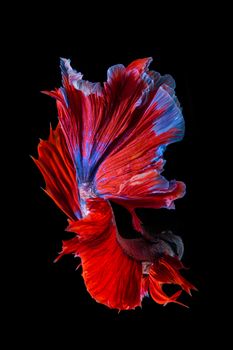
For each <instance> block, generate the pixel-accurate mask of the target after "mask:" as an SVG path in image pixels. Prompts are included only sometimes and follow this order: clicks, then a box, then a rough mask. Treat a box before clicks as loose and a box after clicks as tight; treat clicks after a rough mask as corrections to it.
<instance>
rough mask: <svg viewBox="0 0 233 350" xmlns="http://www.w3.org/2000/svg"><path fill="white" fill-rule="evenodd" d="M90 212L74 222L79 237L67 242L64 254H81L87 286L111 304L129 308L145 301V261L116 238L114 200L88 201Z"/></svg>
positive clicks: (107, 303)
mask: <svg viewBox="0 0 233 350" xmlns="http://www.w3.org/2000/svg"><path fill="white" fill-rule="evenodd" d="M87 209H88V211H89V214H88V215H87V216H86V217H85V218H84V219H81V220H78V221H75V222H70V225H69V227H68V230H69V231H72V232H75V233H77V235H78V236H77V237H75V238H73V239H71V240H68V241H65V242H63V251H62V253H61V254H66V253H67V254H68V253H74V254H77V255H78V256H79V257H80V258H81V262H82V268H83V278H84V281H85V284H86V287H87V290H88V291H89V293H90V294H91V296H92V297H93V298H94V299H95V300H96V301H98V302H100V303H102V304H105V305H107V306H108V307H110V308H116V309H119V310H127V309H132V308H135V307H136V306H140V305H141V295H140V292H141V291H140V288H141V276H142V268H141V263H140V262H138V261H135V260H133V259H131V258H130V257H128V256H127V255H126V254H125V253H124V252H123V251H122V249H121V247H120V246H119V244H118V242H117V240H116V227H115V223H114V221H113V214H112V210H111V207H110V204H109V203H108V202H107V201H104V200H102V199H93V200H88V201H87Z"/></svg>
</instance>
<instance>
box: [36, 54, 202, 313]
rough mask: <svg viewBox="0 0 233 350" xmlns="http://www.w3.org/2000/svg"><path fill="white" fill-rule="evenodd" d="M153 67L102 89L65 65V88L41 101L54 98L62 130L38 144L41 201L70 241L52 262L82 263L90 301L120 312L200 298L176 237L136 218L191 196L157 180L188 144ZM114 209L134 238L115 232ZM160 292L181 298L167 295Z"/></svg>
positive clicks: (137, 64) (169, 86)
mask: <svg viewBox="0 0 233 350" xmlns="http://www.w3.org/2000/svg"><path fill="white" fill-rule="evenodd" d="M151 61H152V59H151V58H144V59H138V60H136V61H134V62H132V63H131V64H129V65H128V66H127V67H125V66H124V65H122V64H118V65H115V66H112V67H110V68H109V69H108V71H107V81H106V82H105V83H104V84H103V85H101V84H100V83H92V82H89V81H86V80H83V75H82V74H81V73H79V72H77V71H76V70H74V69H73V68H72V67H71V64H70V60H68V59H64V58H62V59H61V61H60V67H61V73H62V87H60V88H59V89H55V90H53V91H50V92H45V93H46V94H47V95H49V96H52V97H53V98H55V99H56V104H57V109H58V119H59V120H58V125H57V127H56V128H55V130H53V129H52V128H50V135H49V138H48V140H46V141H43V140H41V141H40V143H39V146H38V159H34V161H35V163H36V164H37V166H38V168H39V170H40V171H41V173H42V174H43V177H44V180H45V183H46V188H45V192H46V193H47V194H48V195H49V196H50V197H51V198H52V200H53V201H54V202H55V203H56V205H57V206H58V207H59V208H60V209H61V210H62V211H63V212H64V213H65V214H66V216H67V217H68V227H67V229H66V230H67V231H69V232H72V233H73V234H74V236H73V238H71V239H68V240H64V241H63V242H62V243H63V246H62V250H61V252H60V254H59V255H58V257H57V259H56V261H57V260H58V258H60V257H62V256H63V255H65V254H73V255H74V256H75V257H79V258H80V261H81V264H80V265H81V266H82V271H83V273H82V276H83V279H84V282H85V286H86V288H87V291H88V292H89V293H90V295H91V296H92V298H94V299H95V300H96V301H97V302H99V303H101V304H104V305H106V306H108V307H109V308H114V309H118V310H129V309H134V308H135V307H137V306H141V303H142V300H143V298H144V297H145V296H151V298H152V299H153V300H154V301H155V302H157V303H159V304H162V305H166V304H167V303H171V302H173V303H178V304H182V303H181V302H179V301H178V298H179V296H180V294H181V292H182V290H184V291H185V292H187V293H189V294H191V290H195V289H196V288H195V287H194V286H193V285H192V284H191V283H189V282H188V281H187V280H186V279H185V278H184V277H183V276H182V275H181V273H180V270H181V269H182V268H184V266H183V264H182V262H181V258H182V255H183V250H184V248H183V242H182V239H181V238H180V237H179V236H177V235H175V234H173V233H172V232H171V231H168V232H162V233H161V232H160V233H158V232H157V233H155V234H152V233H149V232H147V230H146V229H145V228H144V226H143V223H142V222H141V220H140V218H139V217H138V216H137V213H136V211H135V209H137V208H154V209H160V208H167V209H173V208H174V201H175V200H176V199H178V198H181V197H183V196H184V194H185V184H184V183H183V182H180V181H175V180H172V181H168V180H167V179H166V178H165V177H163V176H162V175H161V174H162V172H163V167H164V164H165V160H164V159H163V154H164V151H165V149H166V147H167V145H169V144H171V143H174V142H177V141H179V140H181V139H182V138H183V135H184V119H183V116H182V112H181V108H180V105H179V102H178V100H177V97H176V95H175V92H174V89H175V82H174V80H173V78H172V77H171V76H170V75H164V76H161V75H160V74H159V73H158V72H156V71H152V70H151V71H150V70H149V65H150V63H151ZM110 201H111V202H115V203H117V204H118V205H121V206H123V207H124V208H126V209H127V210H128V211H129V212H130V214H131V217H132V225H133V227H134V229H135V230H136V231H138V233H139V235H138V237H137V238H124V237H123V236H122V235H121V234H120V233H119V231H118V228H117V225H116V221H115V217H114V213H113V210H112V207H111V203H110ZM164 284H175V285H177V286H178V287H179V290H178V291H177V292H175V293H173V295H170V296H168V295H167V294H166V293H165V291H164V290H163V285H164ZM182 305H183V304H182Z"/></svg>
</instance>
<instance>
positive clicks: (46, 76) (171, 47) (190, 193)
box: [23, 9, 222, 348]
mask: <svg viewBox="0 0 233 350" xmlns="http://www.w3.org/2000/svg"><path fill="white" fill-rule="evenodd" d="M36 11H37V10H36V9H35V10H34V12H35V13H36ZM70 11H71V12H69V16H70V19H68V23H69V25H67V24H66V22H64V16H61V14H60V16H58V17H56V15H53V14H52V13H49V14H48V13H47V11H44V12H43V14H41V17H39V20H38V19H37V21H36V23H33V19H29V22H28V23H29V24H28V27H27V29H26V30H25V32H24V34H23V36H24V37H25V38H27V45H26V46H27V52H28V56H27V57H28V60H29V63H28V64H29V74H28V76H27V81H28V82H29V87H30V88H28V89H27V106H26V113H25V121H26V123H25V127H24V130H25V131H26V135H27V136H26V137H25V140H26V142H25V146H26V149H25V159H26V160H25V162H26V173H27V175H29V178H28V183H27V189H28V191H27V194H28V195H29V198H28V200H26V202H27V204H29V208H28V209H27V217H28V220H29V221H30V225H28V230H27V231H28V233H27V234H26V233H25V235H26V237H27V243H28V246H29V249H28V251H29V255H30V256H29V257H28V262H27V268H28V281H27V282H28V285H29V289H28V291H27V295H28V299H27V302H26V303H27V304H28V307H29V310H30V313H29V314H30V316H28V320H29V323H31V326H32V328H33V330H35V331H36V332H37V334H38V338H36V339H38V340H39V339H40V338H41V339H47V341H48V339H50V341H51V342H52V344H54V342H55V341H58V342H60V341H62V340H63V339H65V340H66V341H67V342H68V341H70V340H72V341H73V342H74V344H76V343H77V344H78V343H79V341H81V339H82V337H83V336H84V333H83V332H84V331H86V332H87V334H88V336H85V341H86V345H87V346H88V344H89V343H90V342H92V341H94V342H95V341H96V342H99V343H100V344H101V342H104V341H106V339H107V338H106V336H107V334H113V337H112V342H114V344H115V342H117V340H119V339H120V337H121V335H124V336H126V338H127V339H128V341H129V342H132V341H135V342H136V343H137V341H139V340H140V341H141V342H143V343H144V344H146V343H148V342H154V344H156V342H161V344H167V343H168V342H170V341H172V342H173V343H175V344H176V345H178V344H179V343H180V344H182V342H184V341H182V339H184V336H185V337H187V335H188V336H189V339H190V341H192V342H197V344H199V342H201V341H202V342H203V340H204V339H205V341H206V342H208V341H209V339H210V338H212V339H213V338H215V337H216V336H217V335H218V331H217V329H218V326H219V323H220V319H219V302H218V298H217V296H218V286H217V283H216V280H217V278H216V276H219V270H218V269H219V267H218V255H217V254H216V251H215V248H214V244H215V243H216V241H217V237H218V232H219V231H218V223H217V215H218V214H217V209H216V205H215V201H216V197H215V193H213V185H214V178H213V172H212V169H213V167H214V166H216V160H215V155H216V152H217V150H216V148H215V147H214V152H213V145H214V144H215V135H214V132H213V129H212V127H213V124H215V118H217V116H216V113H217V112H216V108H215V107H213V105H214V101H216V98H217V91H216V90H215V89H214V86H215V79H214V74H213V72H215V67H216V64H217V63H216V61H217V59H216V57H217V54H218V52H219V51H221V45H222V44H221V42H220V41H219V40H217V36H216V32H217V31H216V28H215V25H214V20H211V19H210V16H209V17H208V21H207V17H206V13H199V12H198V11H197V12H195V11H194V9H193V11H192V10H186V13H185V14H183V15H182V16H181V19H178V18H176V17H173V16H172V14H171V18H170V17H168V16H167V15H165V13H164V12H161V13H158V14H155V12H153V11H154V10H153V11H152V13H151V14H150V10H149V9H147V11H146V14H145V15H142V14H140V9H137V13H136V14H132V13H131V12H130V11H129V13H126V12H125V11H123V10H122V11H121V10H120V11H119V9H118V11H117V12H116V13H115V17H113V13H114V10H113V11H109V13H108V14H106V15H104V14H103V12H102V15H101V16H100V15H99V13H98V15H97V13H96V14H95V11H94V10H92V16H91V17H90V16H89V11H88V10H87V9H85V10H82V11H80V12H78V15H77V16H76V17H75V18H73V17H72V15H71V13H72V9H70ZM52 19H53V21H52ZM66 20H67V18H66ZM35 28H36V29H35ZM30 30H33V37H32V36H31V37H30V35H29V32H30ZM147 56H152V57H153V58H154V61H153V63H152V65H151V68H152V69H154V70H157V71H159V72H160V73H161V74H166V73H169V74H171V75H172V76H173V77H174V79H175V80H176V84H177V88H176V94H177V96H178V98H179V101H180V103H181V105H182V107H183V114H184V118H185V122H186V133H185V138H184V140H183V141H182V142H179V143H177V144H174V145H170V146H169V147H168V149H167V151H166V152H165V159H166V160H167V163H166V166H165V171H164V175H165V176H166V177H167V178H168V179H174V178H175V179H177V180H182V181H184V182H185V183H186V185H187V194H186V196H185V197H184V198H183V199H181V200H178V201H177V202H176V210H175V211H168V210H158V211H156V210H149V209H148V210H139V211H138V213H139V216H140V217H141V218H143V220H144V221H145V222H146V224H147V225H148V226H149V227H155V228H156V230H163V229H172V230H173V232H174V233H177V234H179V235H181V236H182V238H183V241H184V245H185V253H184V257H183V262H184V264H185V265H186V266H188V267H190V269H189V270H188V271H184V274H185V276H187V278H188V280H190V281H191V282H192V283H194V284H195V286H196V287H197V288H198V289H199V292H193V297H192V298H190V297H187V296H183V299H182V300H183V301H184V302H185V303H186V304H188V305H189V309H186V308H182V307H180V306H178V305H176V304H169V305H167V306H166V307H163V306H160V305H157V304H156V303H154V302H153V301H152V300H151V299H146V300H144V301H143V307H142V309H140V308H138V309H136V310H134V311H128V312H125V311H123V312H120V313H118V312H117V311H115V310H110V309H107V308H106V307H105V306H103V305H100V304H97V303H96V302H95V301H94V300H93V299H92V298H91V297H90V295H89V294H88V293H87V291H86V289H85V286H84V283H83V280H82V277H81V274H80V270H79V271H75V268H76V266H77V264H78V260H75V259H74V258H73V257H72V256H67V257H64V258H62V259H61V260H60V261H59V262H58V263H56V264H54V263H53V260H54V258H55V257H56V256H57V252H59V251H60V249H61V240H62V239H65V238H68V234H67V233H66V232H65V231H64V229H65V227H66V225H67V221H66V218H65V216H64V215H63V213H62V212H60V211H59V209H58V208H56V206H55V204H54V203H53V202H52V201H51V200H50V199H49V198H48V197H46V195H45V194H44V193H43V191H42V190H41V189H40V187H44V181H43V178H42V176H41V174H40V173H39V171H38V170H37V168H36V166H35V165H34V164H33V162H32V161H31V159H30V158H29V157H28V155H29V154H31V155H33V156H37V144H38V141H39V138H42V139H46V138H47V137H48V132H49V124H50V122H51V123H52V125H53V126H55V125H56V123H57V112H56V108H55V102H54V100H53V99H51V98H49V97H47V96H44V95H42V94H41V93H40V91H41V90H51V89H53V88H54V87H59V86H60V84H61V81H60V71H59V57H66V58H70V59H71V62H72V66H73V67H74V68H76V69H77V70H79V71H81V72H82V73H83V74H84V78H86V79H88V80H90V81H104V80H105V79H106V70H107V68H108V67H109V66H111V65H114V64H117V63H122V64H125V65H127V64H128V63H130V62H131V61H132V60H134V59H137V58H142V57H147ZM114 211H115V214H116V220H117V222H118V224H119V227H120V229H122V228H124V230H127V231H128V232H132V227H131V224H130V218H129V216H128V215H127V213H126V212H125V211H124V210H123V209H122V208H120V207H117V206H114ZM39 319H40V320H41V321H38V320H39ZM38 322H39V325H38V326H37V323H38ZM107 329H109V330H110V331H111V333H109V331H107ZM94 331H97V332H95V333H97V338H96V337H94V336H93V338H92V334H94ZM112 332H113V333H112ZM200 339H201V340H200ZM184 345H185V344H184ZM187 346H188V345H187ZM67 348H69V346H67Z"/></svg>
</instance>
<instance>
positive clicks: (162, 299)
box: [149, 256, 197, 307]
mask: <svg viewBox="0 0 233 350" xmlns="http://www.w3.org/2000/svg"><path fill="white" fill-rule="evenodd" d="M181 268H183V264H182V263H181V262H180V261H179V260H178V259H177V258H173V257H171V256H165V257H162V258H160V259H159V260H158V261H156V262H155V263H154V264H152V266H151V268H150V271H149V291H150V295H151V296H152V298H153V299H154V300H155V301H156V302H157V303H159V304H166V303H169V302H176V303H178V304H180V305H183V306H186V305H184V304H182V303H180V302H178V301H177V298H178V297H179V296H180V294H181V292H182V291H181V290H180V291H178V292H176V293H175V294H173V295H172V296H170V297H169V296H167V295H166V294H165V293H164V291H163V290H162V285H163V284H170V283H172V284H177V285H178V286H180V287H181V288H182V289H183V290H185V291H186V292H187V293H188V294H190V295H191V290H192V289H193V290H197V289H196V287H194V286H193V285H192V284H191V283H190V282H188V281H187V280H186V279H185V278H184V277H182V276H181V274H180V273H179V270H180V269H181ZM186 307H187V306H186Z"/></svg>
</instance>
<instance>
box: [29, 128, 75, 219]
mask: <svg viewBox="0 0 233 350" xmlns="http://www.w3.org/2000/svg"><path fill="white" fill-rule="evenodd" d="M38 155H39V156H38V160H36V159H34V158H33V160H34V162H35V163H36V165H37V166H38V168H39V169H40V171H41V172H42V174H43V176H44V179H45V183H46V190H45V192H46V193H47V194H48V195H49V196H50V197H51V198H52V199H53V200H54V202H55V203H56V204H57V206H58V207H59V208H60V209H61V210H63V211H64V213H65V214H66V215H67V216H68V217H69V218H71V219H75V218H76V217H77V215H78V214H79V213H80V209H79V202H78V195H77V193H78V191H77V182H76V173H75V169H74V166H73V163H72V160H71V157H70V154H69V152H68V149H67V146H66V142H65V139H64V136H63V133H62V131H61V128H60V126H59V125H58V127H57V128H56V130H55V131H53V130H52V128H50V135H49V139H48V141H43V140H41V141H40V143H39V146H38Z"/></svg>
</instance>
